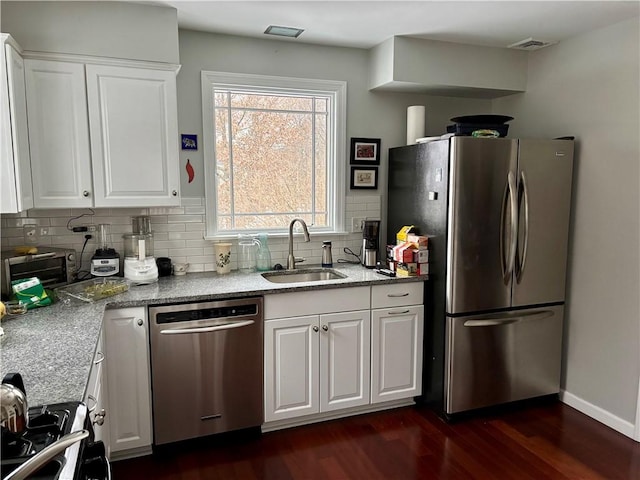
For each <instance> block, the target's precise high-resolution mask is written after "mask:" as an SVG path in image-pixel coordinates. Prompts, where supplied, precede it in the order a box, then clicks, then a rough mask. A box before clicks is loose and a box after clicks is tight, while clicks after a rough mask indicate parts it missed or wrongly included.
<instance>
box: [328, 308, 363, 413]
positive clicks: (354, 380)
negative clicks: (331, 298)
mask: <svg viewBox="0 0 640 480" xmlns="http://www.w3.org/2000/svg"><path fill="white" fill-rule="evenodd" d="M369 317H370V312H369V311H368V310H367V311H358V312H346V313H333V314H329V315H321V316H320V332H319V333H320V411H322V412H328V411H331V410H339V409H342V408H348V407H357V406H360V405H368V404H369V399H370V383H369V382H370V372H371V356H370V352H371V339H370V333H371V332H370V326H371V324H370V321H369Z"/></svg>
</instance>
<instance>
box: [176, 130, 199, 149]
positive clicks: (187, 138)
mask: <svg viewBox="0 0 640 480" xmlns="http://www.w3.org/2000/svg"><path fill="white" fill-rule="evenodd" d="M180 137H181V139H182V150H198V135H195V134H190V133H183V134H181V135H180Z"/></svg>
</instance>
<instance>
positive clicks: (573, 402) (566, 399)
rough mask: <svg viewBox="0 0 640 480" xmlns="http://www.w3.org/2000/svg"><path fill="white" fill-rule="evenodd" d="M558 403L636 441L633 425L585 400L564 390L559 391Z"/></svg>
mask: <svg viewBox="0 0 640 480" xmlns="http://www.w3.org/2000/svg"><path fill="white" fill-rule="evenodd" d="M560 401H561V402H562V403H565V404H567V405H569V406H570V407H573V408H575V409H576V410H578V411H579V412H582V413H584V414H585V415H588V416H589V417H591V418H593V419H594V420H597V421H598V422H600V423H603V424H604V425H606V426H607V427H609V428H612V429H614V430H615V431H617V432H620V433H621V434H623V435H626V436H627V437H629V438H631V439H633V440H636V441H637V439H635V438H634V433H635V425H634V424H633V423H631V422H628V421H626V420H623V419H622V418H620V417H617V416H616V415H614V414H613V413H611V412H608V411H606V410H604V409H603V408H600V407H598V406H596V405H594V404H592V403H589V402H587V401H586V400H584V399H582V398H580V397H578V396H576V395H574V394H573V393H569V392H567V391H565V390H561V391H560Z"/></svg>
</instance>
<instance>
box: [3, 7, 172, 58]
mask: <svg viewBox="0 0 640 480" xmlns="http://www.w3.org/2000/svg"><path fill="white" fill-rule="evenodd" d="M0 15H1V16H0V22H1V23H0V25H1V27H0V28H1V29H2V33H10V34H11V36H13V38H15V39H16V41H17V42H18V43H19V44H20V46H21V47H22V48H23V49H24V50H33V51H40V52H58V53H75V54H82V55H97V56H104V57H114V58H126V59H133V60H149V61H155V62H166V63H179V58H178V16H177V12H176V10H175V8H173V7H161V6H151V5H141V4H134V3H125V2H58V1H55V2H52V1H49V2H24V1H23V2H6V1H4V0H3V1H2V2H1V3H0Z"/></svg>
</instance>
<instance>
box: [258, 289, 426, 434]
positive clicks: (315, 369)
mask: <svg viewBox="0 0 640 480" xmlns="http://www.w3.org/2000/svg"><path fill="white" fill-rule="evenodd" d="M423 289H424V283H423V282H406V283H392V284H383V285H375V286H373V287H351V288H340V289H329V290H319V291H308V292H290V293H283V294H275V295H267V296H266V297H265V327H264V335H265V344H264V352H265V363H264V370H265V374H264V378H265V384H264V393H265V400H264V408H265V412H264V418H265V425H264V426H263V430H265V431H266V430H271V429H276V428H283V427H285V426H293V425H300V424H303V423H308V422H311V421H318V420H322V419H326V418H335V417H338V416H346V415H352V414H354V413H362V412H365V411H375V410H380V409H382V408H392V407H396V406H401V405H409V404H411V403H412V402H413V397H416V396H419V395H420V394H421V393H422V352H423V346H422V344H423V330H424V307H423V305H422V302H423ZM282 317H284V318H282ZM298 417H308V418H300V419H299V420H295V419H296V418H298Z"/></svg>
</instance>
